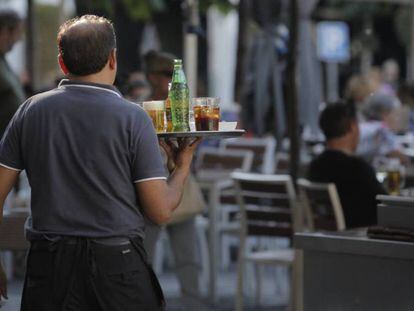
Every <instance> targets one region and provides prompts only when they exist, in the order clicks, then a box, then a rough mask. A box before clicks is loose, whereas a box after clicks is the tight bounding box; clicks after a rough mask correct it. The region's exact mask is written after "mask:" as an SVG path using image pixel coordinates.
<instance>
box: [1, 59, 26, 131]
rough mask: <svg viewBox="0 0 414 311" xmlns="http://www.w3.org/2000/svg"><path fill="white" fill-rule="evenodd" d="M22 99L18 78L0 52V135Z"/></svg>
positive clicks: (22, 92) (22, 93)
mask: <svg viewBox="0 0 414 311" xmlns="http://www.w3.org/2000/svg"><path fill="white" fill-rule="evenodd" d="M24 99H25V96H24V91H23V88H22V85H21V84H20V81H19V78H18V77H17V76H16V74H15V73H14V72H13V70H11V68H10V66H9V64H8V63H7V61H6V58H5V55H4V54H0V137H1V136H2V135H3V133H4V130H5V129H6V127H7V124H9V122H10V120H11V118H12V117H13V115H14V114H15V112H16V110H17V109H18V108H19V106H20V104H21V103H23V101H24Z"/></svg>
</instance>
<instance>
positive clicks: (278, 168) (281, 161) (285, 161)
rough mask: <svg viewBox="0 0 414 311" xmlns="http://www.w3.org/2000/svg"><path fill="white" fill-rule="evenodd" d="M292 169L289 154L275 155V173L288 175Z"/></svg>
mask: <svg viewBox="0 0 414 311" xmlns="http://www.w3.org/2000/svg"><path fill="white" fill-rule="evenodd" d="M289 167H290V156H289V153H287V152H276V155H275V173H276V174H288V173H289Z"/></svg>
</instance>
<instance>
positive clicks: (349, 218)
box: [308, 150, 385, 228]
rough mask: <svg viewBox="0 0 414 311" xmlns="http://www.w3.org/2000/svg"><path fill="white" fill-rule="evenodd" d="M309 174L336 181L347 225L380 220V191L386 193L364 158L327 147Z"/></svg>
mask: <svg viewBox="0 0 414 311" xmlns="http://www.w3.org/2000/svg"><path fill="white" fill-rule="evenodd" d="M308 178H309V179H310V180H311V181H315V182H323V183H327V182H331V183H334V184H335V185H336V188H337V190H338V194H339V198H340V200H341V204H342V208H343V212H344V216H345V223H346V227H347V228H352V227H363V226H369V225H373V224H376V222H377V216H376V215H377V202H376V200H375V196H376V195H377V194H385V190H384V188H383V187H382V185H381V184H380V183H379V182H378V180H377V178H376V175H375V171H374V169H373V168H372V167H371V166H370V165H369V164H368V163H367V162H365V161H364V160H363V159H361V158H358V157H356V156H350V155H347V154H346V153H344V152H341V151H336V150H326V151H324V152H323V153H322V154H320V155H319V156H318V157H317V158H315V159H314V160H313V161H312V162H311V164H310V167H309V172H308Z"/></svg>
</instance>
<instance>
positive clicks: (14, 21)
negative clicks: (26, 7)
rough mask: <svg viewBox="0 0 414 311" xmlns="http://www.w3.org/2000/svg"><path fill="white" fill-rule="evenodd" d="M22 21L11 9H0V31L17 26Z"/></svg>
mask: <svg viewBox="0 0 414 311" xmlns="http://www.w3.org/2000/svg"><path fill="white" fill-rule="evenodd" d="M21 22H22V19H21V18H20V16H19V14H17V13H16V12H15V11H13V10H8V9H7V10H0V31H1V30H3V29H7V30H9V31H11V30H13V29H15V28H16V27H18V26H19V25H20V24H21Z"/></svg>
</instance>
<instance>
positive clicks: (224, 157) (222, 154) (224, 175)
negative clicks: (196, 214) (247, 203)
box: [195, 147, 253, 302]
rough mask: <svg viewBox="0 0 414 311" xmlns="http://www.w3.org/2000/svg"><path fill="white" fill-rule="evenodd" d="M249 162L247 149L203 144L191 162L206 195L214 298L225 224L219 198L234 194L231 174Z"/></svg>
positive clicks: (249, 164)
mask: <svg viewBox="0 0 414 311" xmlns="http://www.w3.org/2000/svg"><path fill="white" fill-rule="evenodd" d="M252 162H253V153H252V151H248V150H222V149H217V148H211V147H205V148H202V149H201V150H200V153H199V154H198V158H197V160H196V162H195V171H196V175H195V176H196V179H197V181H198V182H199V185H200V187H201V189H202V191H203V192H204V194H205V196H206V198H207V200H206V201H207V204H208V217H209V222H208V227H209V257H210V258H209V263H210V268H209V273H210V276H209V280H210V287H209V294H210V299H211V301H213V302H214V301H215V300H216V271H217V259H218V249H217V245H218V244H219V237H220V236H221V231H223V230H224V228H225V226H224V225H223V223H222V213H221V209H219V208H220V207H221V202H220V198H221V197H222V196H223V195H225V196H234V188H233V181H232V180H231V177H230V176H231V173H233V172H234V171H236V170H237V171H244V172H248V171H250V169H251V166H252Z"/></svg>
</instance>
